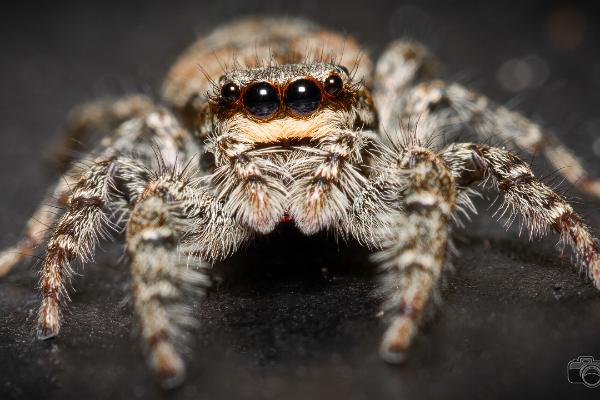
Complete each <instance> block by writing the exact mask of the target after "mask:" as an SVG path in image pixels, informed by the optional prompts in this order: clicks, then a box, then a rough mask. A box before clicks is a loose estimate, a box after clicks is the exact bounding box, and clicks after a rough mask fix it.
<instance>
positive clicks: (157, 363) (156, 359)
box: [150, 342, 185, 389]
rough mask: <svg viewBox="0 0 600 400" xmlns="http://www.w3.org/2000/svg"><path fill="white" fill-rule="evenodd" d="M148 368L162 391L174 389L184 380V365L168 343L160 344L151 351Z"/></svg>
mask: <svg viewBox="0 0 600 400" xmlns="http://www.w3.org/2000/svg"><path fill="white" fill-rule="evenodd" d="M150 366H151V367H152V369H153V370H154V371H155V373H156V376H157V378H158V380H159V382H160V386H161V387H162V388H163V389H174V388H176V387H178V386H180V385H181V384H182V383H183V381H184V380H185V364H184V362H183V360H182V359H181V357H180V356H179V355H178V354H177V352H176V351H175V348H174V347H173V345H171V344H170V343H168V342H160V343H158V344H157V345H156V346H155V347H154V348H153V349H152V355H151V358H150Z"/></svg>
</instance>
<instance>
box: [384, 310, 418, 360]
mask: <svg viewBox="0 0 600 400" xmlns="http://www.w3.org/2000/svg"><path fill="white" fill-rule="evenodd" d="M414 331H415V325H414V323H413V322H412V321H411V320H410V319H408V318H406V317H398V318H396V319H395V320H394V322H392V324H391V325H390V327H389V328H388V329H387V330H386V332H385V334H384V335H383V340H382V341H381V346H380V347H379V356H380V357H381V358H382V359H383V361H385V362H387V363H389V364H403V363H404V362H405V361H406V359H407V356H406V355H407V351H408V348H409V346H410V343H411V341H412V337H413V336H414V333H415V332H414Z"/></svg>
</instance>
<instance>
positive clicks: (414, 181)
mask: <svg viewBox="0 0 600 400" xmlns="http://www.w3.org/2000/svg"><path fill="white" fill-rule="evenodd" d="M399 167H400V168H401V170H400V171H396V174H397V175H398V174H399V175H400V178H399V182H398V185H397V187H398V189H399V193H397V195H398V196H402V197H403V201H402V203H403V204H404V210H403V211H395V212H394V213H393V214H391V216H390V218H391V221H390V223H389V227H387V228H386V229H385V230H384V231H383V233H382V245H383V250H382V251H381V252H380V253H377V254H376V259H377V260H378V261H380V262H381V263H382V269H383V282H382V283H383V290H384V293H385V295H386V301H385V303H384V310H385V312H386V314H387V315H389V317H390V319H391V324H390V326H389V328H388V329H387V331H386V333H385V334H384V337H383V341H382V343H381V349H380V353H381V356H382V358H383V359H384V360H386V361H388V362H391V363H399V362H402V361H403V360H404V358H405V354H406V352H407V350H408V349H409V346H410V345H411V343H412V341H413V338H414V337H415V335H416V333H417V329H418V326H419V324H420V323H421V322H422V319H423V314H424V311H425V308H426V307H427V305H428V304H429V303H430V302H431V300H432V295H435V291H436V289H437V286H438V282H439V279H440V275H441V273H442V270H443V266H444V261H445V257H446V252H447V246H448V227H449V222H450V218H451V214H452V211H453V209H454V205H455V200H456V192H455V186H454V179H453V177H452V175H451V174H450V172H449V170H448V169H447V167H446V165H445V163H444V161H443V160H442V159H441V157H439V156H437V155H436V154H435V153H433V152H432V151H430V150H427V149H424V148H412V149H408V150H407V151H406V153H405V155H404V157H403V159H402V160H401V163H400V165H399ZM391 172H392V173H393V171H391ZM392 179H393V178H392Z"/></svg>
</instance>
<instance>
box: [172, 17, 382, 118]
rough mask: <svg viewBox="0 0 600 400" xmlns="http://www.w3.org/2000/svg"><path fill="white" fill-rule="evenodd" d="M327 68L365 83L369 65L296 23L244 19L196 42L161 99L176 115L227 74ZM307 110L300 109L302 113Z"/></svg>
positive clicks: (321, 32) (348, 46)
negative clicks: (351, 74)
mask: <svg viewBox="0 0 600 400" xmlns="http://www.w3.org/2000/svg"><path fill="white" fill-rule="evenodd" d="M313 62H331V63H334V64H337V65H343V66H345V67H346V68H348V69H350V70H352V71H353V72H354V79H355V80H356V81H361V80H362V81H363V82H365V83H367V84H368V83H369V80H370V76H371V69H372V63H371V61H370V60H369V59H368V57H366V56H365V52H364V51H363V49H361V48H360V47H359V45H358V44H357V43H356V42H355V41H354V40H353V39H351V38H348V37H346V36H344V35H342V34H340V33H337V32H332V31H328V30H325V29H323V28H321V27H320V26H318V25H316V24H314V23H311V22H309V21H306V20H303V19H298V18H275V17H272V18H245V19H241V20H237V21H234V22H232V23H230V24H227V25H225V26H223V27H221V28H218V29H216V30H214V31H213V32H212V33H211V34H209V35H208V36H206V37H203V38H200V39H199V40H198V41H196V42H195V43H194V44H192V46H190V47H189V48H188V49H187V50H186V51H185V52H184V53H183V55H181V56H180V57H179V59H178V60H177V62H176V63H175V65H174V66H173V67H172V68H171V71H170V72H169V73H168V75H167V77H166V79H165V82H164V85H163V94H164V97H165V100H167V101H168V102H169V103H171V104H172V105H173V106H175V107H176V108H178V109H183V108H184V107H186V105H188V103H189V102H190V99H193V98H196V97H198V96H200V97H203V96H205V95H206V93H207V92H209V91H210V90H211V89H212V88H211V82H215V83H217V82H218V81H219V77H221V76H222V75H223V74H224V73H226V72H227V71H229V70H234V69H237V70H240V69H241V70H243V69H251V68H257V67H266V66H271V65H283V64H306V63H313ZM306 107H309V108H310V104H298V109H299V110H300V111H303V110H304V109H306Z"/></svg>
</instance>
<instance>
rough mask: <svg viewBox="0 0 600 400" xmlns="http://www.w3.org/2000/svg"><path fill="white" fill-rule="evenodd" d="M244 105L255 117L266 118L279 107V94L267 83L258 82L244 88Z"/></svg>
mask: <svg viewBox="0 0 600 400" xmlns="http://www.w3.org/2000/svg"><path fill="white" fill-rule="evenodd" d="M244 105H245V106H246V110H248V112H249V113H250V114H252V115H254V116H255V117H257V118H268V117H270V116H271V115H273V114H274V113H275V111H277V109H278V108H279V94H278V93H277V89H275V88H274V87H273V86H272V85H270V84H269V83H267V82H258V83H255V84H253V85H252V86H250V87H249V88H248V89H247V90H246V93H245V94H244Z"/></svg>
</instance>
